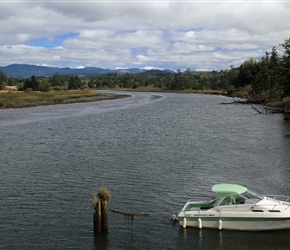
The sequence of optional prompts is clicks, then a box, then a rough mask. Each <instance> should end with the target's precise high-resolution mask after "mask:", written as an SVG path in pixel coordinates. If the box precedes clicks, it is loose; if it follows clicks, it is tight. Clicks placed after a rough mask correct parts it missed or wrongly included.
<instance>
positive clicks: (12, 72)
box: [0, 64, 175, 78]
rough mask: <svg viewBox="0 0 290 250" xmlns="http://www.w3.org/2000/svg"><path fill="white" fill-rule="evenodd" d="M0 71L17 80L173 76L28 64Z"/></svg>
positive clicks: (164, 72) (159, 72) (132, 69)
mask: <svg viewBox="0 0 290 250" xmlns="http://www.w3.org/2000/svg"><path fill="white" fill-rule="evenodd" d="M0 71H2V72H4V73H5V74H6V75H7V76H8V77H10V76H12V77H19V78H28V77H31V76H32V75H35V76H37V77H50V76H53V75H54V74H55V73H59V74H60V75H78V76H80V77H92V76H98V75H104V74H110V73H116V74H126V73H129V74H143V73H144V74H146V75H162V74H169V73H171V74H174V73H175V72H174V71H171V70H168V69H165V70H157V69H154V70H146V69H138V68H131V69H117V70H111V69H103V68H98V67H86V68H83V69H75V68H57V67H46V66H36V65H28V64H11V65H8V66H5V67H0Z"/></svg>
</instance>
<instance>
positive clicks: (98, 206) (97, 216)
mask: <svg viewBox="0 0 290 250" xmlns="http://www.w3.org/2000/svg"><path fill="white" fill-rule="evenodd" d="M101 223H102V219H101V202H100V200H98V201H97V204H96V206H95V212H94V233H99V232H101V231H102V224H101Z"/></svg>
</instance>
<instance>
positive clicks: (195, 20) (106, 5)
mask: <svg viewBox="0 0 290 250" xmlns="http://www.w3.org/2000/svg"><path fill="white" fill-rule="evenodd" d="M0 9H1V12H0V27H1V29H0V36H1V40H0V55H1V64H2V66H4V65H8V64H10V63H30V64H43V65H55V66H72V67H76V66H80V65H81V66H82V67H85V66H100V67H104V68H112V69H113V68H116V67H124V68H129V67H134V66H138V67H142V68H144V67H146V66H148V65H150V67H159V68H171V69H177V68H180V69H184V68H187V67H189V68H192V69H194V68H196V69H215V70H220V69H226V68H228V67H229V66H230V65H235V66H238V65H239V64H241V63H242V62H243V61H244V60H247V59H249V58H251V57H252V58H259V57H261V56H263V55H264V54H265V52H266V50H270V49H271V48H272V47H273V46H278V45H279V43H282V42H283V41H284V39H286V38H288V37H289V35H290V32H289V23H290V15H289V10H290V3H287V2H284V3H283V2H236V3H235V2H229V1H226V2H216V3H215V2H204V3H203V2H192V3H189V2H185V1H176V2H166V1H140V2H138V1H136V2H130V1H129V2H124V1H122V2H119V3H118V1H113V2H110V1H108V2H97V1H96V2H86V1H84V2H81V1H80V2H74V1H73V2H72V1H68V2H67V1H61V2H59V1H47V2H42V1H40V2H25V1H19V2H17V3H13V2H7V1H5V2H4V1H3V2H2V1H1V0H0ZM67 34H74V35H73V36H70V35H67ZM60 39H62V40H61V41H59V40H60ZM36 41H37V43H36ZM55 41H57V42H55ZM53 42H55V45H54V46H55V47H53V46H51V44H54V43H53ZM46 43H50V44H46ZM152 65H153V66H152Z"/></svg>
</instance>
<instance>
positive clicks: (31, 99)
mask: <svg viewBox="0 0 290 250" xmlns="http://www.w3.org/2000/svg"><path fill="white" fill-rule="evenodd" d="M125 97H130V95H125V94H124V95H120V94H111V93H98V92H96V91H93V90H67V91H50V92H23V91H2V92H0V108H1V109H7V108H28V107H36V106H46V105H56V104H70V103H80V102H95V101H103V100H113V99H120V98H125Z"/></svg>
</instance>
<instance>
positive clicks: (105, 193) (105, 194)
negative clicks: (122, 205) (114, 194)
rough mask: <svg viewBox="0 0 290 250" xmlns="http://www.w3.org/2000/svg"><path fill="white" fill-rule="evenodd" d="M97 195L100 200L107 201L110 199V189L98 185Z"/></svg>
mask: <svg viewBox="0 0 290 250" xmlns="http://www.w3.org/2000/svg"><path fill="white" fill-rule="evenodd" d="M98 197H99V198H100V199H101V200H106V201H108V202H109V201H110V200H111V194H110V191H109V190H108V189H107V188H105V187H100V189H99V193H98Z"/></svg>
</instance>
